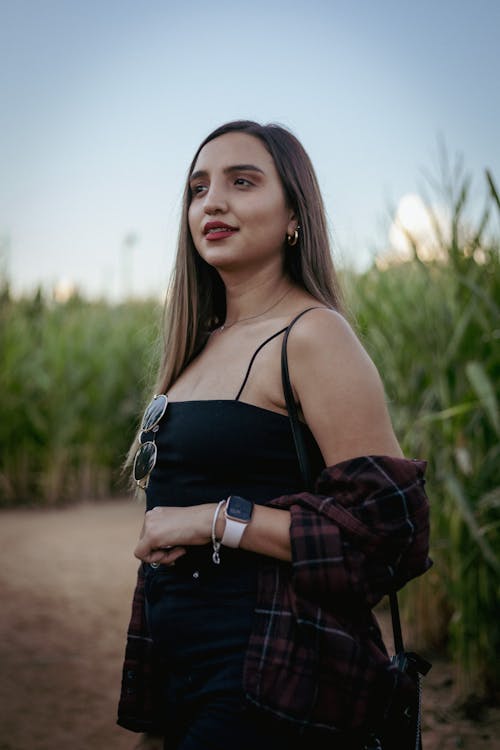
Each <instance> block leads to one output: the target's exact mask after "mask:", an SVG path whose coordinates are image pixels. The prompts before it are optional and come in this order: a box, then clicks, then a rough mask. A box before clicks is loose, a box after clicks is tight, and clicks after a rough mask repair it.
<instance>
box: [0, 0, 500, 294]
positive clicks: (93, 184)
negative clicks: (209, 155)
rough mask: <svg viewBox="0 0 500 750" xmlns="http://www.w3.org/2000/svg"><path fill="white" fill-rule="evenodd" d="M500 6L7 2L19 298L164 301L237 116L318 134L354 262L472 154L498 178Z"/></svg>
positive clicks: (7, 101) (9, 186)
mask: <svg viewBox="0 0 500 750" xmlns="http://www.w3.org/2000/svg"><path fill="white" fill-rule="evenodd" d="M499 38H500V3H499V2H498V0H476V1H475V2H472V0H469V1H468V0H440V1H439V2H436V1H435V0H432V1H431V0H419V2H418V3H417V2H406V1H405V0H394V1H393V0H378V2H373V0H359V1H357V0H339V1H337V0H330V1H328V0H288V2H280V1H278V0H265V1H264V0H252V1H251V2H250V1H249V2H239V1H238V0H231V1H227V0H212V2H210V3H207V2H200V0H182V1H180V0H178V1H177V2H171V1H170V0H141V2H137V0H134V2H132V1H131V0H85V2H81V0H10V2H6V0H0V263H1V264H2V268H3V272H4V273H6V274H7V275H8V278H9V279H10V281H11V286H12V288H13V290H14V291H15V292H18V293H21V292H26V291H30V290H32V289H33V288H35V287H37V286H38V285H42V286H43V287H45V288H47V289H53V288H54V287H56V286H57V285H59V286H60V287H63V286H64V285H75V286H76V287H78V288H79V289H80V291H81V292H82V293H84V294H86V295H89V296H105V297H108V298H110V299H121V298H122V297H123V296H124V295H125V296H126V295H134V296H142V295H155V296H156V295H159V296H161V295H162V294H163V293H164V290H165V288H166V285H167V282H168V276H169V273H170V269H171V267H172V263H173V258H174V255H175V244H176V237H177V231H178V221H179V211H180V203H181V196H182V191H183V186H184V181H185V177H186V170H187V167H188V165H189V162H190V161H191V158H192V156H193V154H194V152H195V151H196V149H197V147H198V144H199V143H200V141H201V140H202V139H203V138H204V137H205V136H206V135H207V134H208V133H209V132H210V131H211V130H212V129H214V128H215V127H216V126H218V125H220V124H222V123H224V122H227V121H230V120H234V119H252V120H257V121H258V122H261V123H267V122H277V123H280V124H282V125H285V126H286V127H287V128H289V129H291V130H292V131H293V132H294V133H295V135H297V136H298V138H299V139H300V140H301V142H302V144H303V145H304V147H305V148H306V150H307V152H308V153H309V156H310V157H311V159H312V162H313V164H314V167H315V170H316V173H317V176H318V180H319V183H320V187H321V190H322V193H323V197H324V200H325V205H326V209H327V214H328V220H329V224H330V229H331V233H332V240H333V250H334V258H335V261H336V263H337V264H338V265H348V266H351V267H354V268H358V269H363V268H365V267H367V266H368V265H369V264H370V263H371V262H372V261H373V258H374V257H375V255H376V253H377V252H379V251H380V250H381V249H383V248H384V245H385V244H387V241H388V236H389V229H390V215H391V211H392V210H394V208H395V207H396V206H397V205H398V203H399V201H400V200H401V199H403V198H404V197H405V196H408V195H409V194H414V193H418V192H419V191H420V190H421V186H422V185H425V184H426V178H425V173H426V172H432V173H433V174H436V173H437V171H438V167H439V165H438V155H439V149H440V147H443V146H444V148H445V150H446V152H447V153H448V155H449V157H450V159H451V160H452V161H453V159H455V158H456V157H457V156H459V155H461V156H462V157H463V160H464V164H465V168H466V170H467V171H468V172H469V173H470V174H471V175H472V177H473V185H475V186H476V187H475V189H476V190H477V191H478V194H479V192H480V191H481V190H482V186H483V184H484V170H485V169H486V168H488V169H490V170H491V171H492V173H493V175H494V176H496V179H497V183H500V145H499V138H498V133H499V132H500V126H499V122H500V117H499V115H500V86H499V84H498V80H499V61H498V39H499Z"/></svg>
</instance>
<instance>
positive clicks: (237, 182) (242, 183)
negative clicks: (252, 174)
mask: <svg viewBox="0 0 500 750" xmlns="http://www.w3.org/2000/svg"><path fill="white" fill-rule="evenodd" d="M234 184H235V185H237V186H238V187H249V186H251V185H253V183H252V182H250V180H247V179H246V178H245V177H237V178H236V179H235V181H234Z"/></svg>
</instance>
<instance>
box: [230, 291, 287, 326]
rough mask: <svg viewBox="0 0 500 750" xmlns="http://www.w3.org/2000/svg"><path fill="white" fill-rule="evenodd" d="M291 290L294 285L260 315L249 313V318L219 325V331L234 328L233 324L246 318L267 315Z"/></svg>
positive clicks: (249, 318) (250, 318) (251, 318)
mask: <svg viewBox="0 0 500 750" xmlns="http://www.w3.org/2000/svg"><path fill="white" fill-rule="evenodd" d="M291 291H292V287H290V288H289V289H287V290H286V292H285V293H284V294H282V295H281V297H279V299H277V300H276V302H273V304H272V305H271V306H270V307H267V308H266V309H265V310H263V311H262V312H260V313H258V315H249V316H248V318H240V319H239V320H235V321H234V323H229V324H226V323H223V324H222V325H221V326H219V328H217V331H218V332H219V333H222V331H226V330H227V329H228V328H232V327H233V326H235V325H237V324H238V323H243V322H244V321H245V320H253V319H254V318H261V317H262V316H263V315H265V314H266V313H268V312H270V311H271V310H273V309H274V308H275V307H278V305H279V303H280V302H281V301H282V300H284V299H285V297H286V295H287V294H290V292H291Z"/></svg>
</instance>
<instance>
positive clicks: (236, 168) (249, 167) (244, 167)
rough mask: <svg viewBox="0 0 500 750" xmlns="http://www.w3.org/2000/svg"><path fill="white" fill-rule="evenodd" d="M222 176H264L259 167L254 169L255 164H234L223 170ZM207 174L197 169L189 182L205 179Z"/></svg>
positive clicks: (203, 170)
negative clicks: (254, 173)
mask: <svg viewBox="0 0 500 750" xmlns="http://www.w3.org/2000/svg"><path fill="white" fill-rule="evenodd" d="M223 172H224V174H231V172H259V173H260V174H264V171H263V170H262V169H261V168H260V167H256V166H255V164H234V165H233V166H231V167H226V168H225V169H224V170H223ZM207 175H208V172H207V171H206V170H205V169H197V170H196V172H193V174H192V175H191V176H190V178H189V181H190V182H191V180H196V179H198V177H206V176H207Z"/></svg>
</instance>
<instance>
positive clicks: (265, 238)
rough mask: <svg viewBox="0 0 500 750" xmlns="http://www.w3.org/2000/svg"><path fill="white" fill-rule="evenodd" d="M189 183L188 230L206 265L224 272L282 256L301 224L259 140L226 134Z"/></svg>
mask: <svg viewBox="0 0 500 750" xmlns="http://www.w3.org/2000/svg"><path fill="white" fill-rule="evenodd" d="M189 184H190V189H191V204H190V206H189V214H188V216H189V228H190V230H191V236H192V238H193V242H194V244H195V247H196V249H197V250H198V252H199V254H200V255H201V257H202V258H203V259H204V260H206V261H207V263H209V264H210V265H212V266H214V267H215V268H217V269H218V270H221V271H231V270H245V269H247V270H252V269H258V268H261V267H263V266H264V265H265V264H266V263H267V262H269V260H271V259H276V258H277V257H280V256H281V255H282V253H283V252H284V243H285V238H286V235H287V234H293V232H294V230H295V228H296V226H297V222H296V220H295V216H294V213H293V210H292V209H291V208H290V207H289V206H288V205H287V203H286V199H285V194H284V190H283V186H282V184H281V181H280V178H279V176H278V172H277V171H276V167H275V166H274V161H273V159H272V156H271V155H270V153H269V152H268V151H267V149H266V148H265V146H264V144H263V143H262V142H261V141H260V140H259V139H258V138H256V137H255V136H253V135H248V134H246V133H226V134H225V135H221V136H219V137H218V138H215V139H214V140H213V141H210V142H209V143H207V144H206V145H205V146H204V147H203V148H202V150H201V151H200V153H199V155H198V158H197V160H196V163H195V165H194V168H193V172H192V174H191V176H190V182H189Z"/></svg>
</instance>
